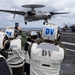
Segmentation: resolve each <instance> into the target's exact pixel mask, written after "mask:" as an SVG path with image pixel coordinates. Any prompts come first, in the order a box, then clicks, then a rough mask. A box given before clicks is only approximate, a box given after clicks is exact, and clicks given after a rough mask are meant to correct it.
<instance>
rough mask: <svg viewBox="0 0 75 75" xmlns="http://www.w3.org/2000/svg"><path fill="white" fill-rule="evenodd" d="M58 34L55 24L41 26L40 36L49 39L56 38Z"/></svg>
mask: <svg viewBox="0 0 75 75" xmlns="http://www.w3.org/2000/svg"><path fill="white" fill-rule="evenodd" d="M57 34H58V27H57V26H56V25H55V24H52V23H49V24H46V25H44V26H43V30H42V38H43V39H49V40H52V41H54V40H56V39H57V38H58V37H57Z"/></svg>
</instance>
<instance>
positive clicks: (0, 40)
mask: <svg viewBox="0 0 75 75" xmlns="http://www.w3.org/2000/svg"><path fill="white" fill-rule="evenodd" d="M4 37H5V33H4V32H3V31H0V49H3V40H4Z"/></svg>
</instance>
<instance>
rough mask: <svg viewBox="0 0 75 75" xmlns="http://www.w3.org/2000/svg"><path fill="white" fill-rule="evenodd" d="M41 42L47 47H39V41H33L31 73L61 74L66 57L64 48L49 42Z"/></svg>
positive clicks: (39, 74)
mask: <svg viewBox="0 0 75 75" xmlns="http://www.w3.org/2000/svg"><path fill="white" fill-rule="evenodd" d="M41 44H42V45H43V47H44V48H45V47H46V48H45V49H42V48H38V46H39V45H38V44H37V43H33V45H32V47H31V61H30V75H59V72H60V65H61V62H62V61H63V59H64V50H63V48H61V47H59V46H55V45H52V44H49V43H41ZM41 44H40V45H41ZM46 44H47V46H46ZM48 45H49V46H48ZM50 46H51V48H49V49H48V47H50ZM52 48H53V49H54V50H53V49H52Z"/></svg>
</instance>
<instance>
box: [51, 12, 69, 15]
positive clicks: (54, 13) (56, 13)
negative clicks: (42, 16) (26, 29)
mask: <svg viewBox="0 0 75 75" xmlns="http://www.w3.org/2000/svg"><path fill="white" fill-rule="evenodd" d="M50 14H51V15H58V14H69V12H50Z"/></svg>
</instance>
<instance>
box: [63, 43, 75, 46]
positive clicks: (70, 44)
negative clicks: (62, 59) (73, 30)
mask: <svg viewBox="0 0 75 75" xmlns="http://www.w3.org/2000/svg"><path fill="white" fill-rule="evenodd" d="M62 43H63V44H68V45H74V46H75V44H74V43H69V42H62Z"/></svg>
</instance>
